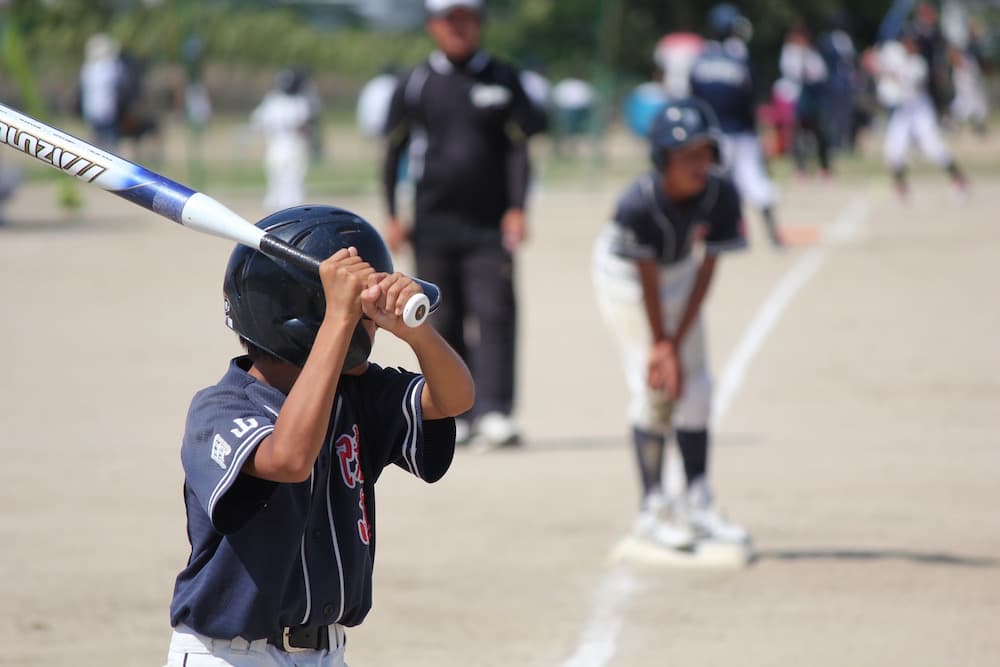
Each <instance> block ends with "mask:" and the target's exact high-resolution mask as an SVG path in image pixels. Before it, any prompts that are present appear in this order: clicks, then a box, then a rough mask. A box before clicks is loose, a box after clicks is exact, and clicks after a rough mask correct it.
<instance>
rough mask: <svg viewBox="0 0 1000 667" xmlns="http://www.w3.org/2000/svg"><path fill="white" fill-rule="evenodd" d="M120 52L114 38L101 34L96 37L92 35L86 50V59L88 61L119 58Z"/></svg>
mask: <svg viewBox="0 0 1000 667" xmlns="http://www.w3.org/2000/svg"><path fill="white" fill-rule="evenodd" d="M119 50H120V47H119V46H118V42H116V41H115V40H114V38H112V37H111V36H110V35H105V34H104V33H103V32H100V33H97V34H96V35H91V36H90V37H89V38H88V39H87V45H86V47H85V49H84V51H85V56H84V57H85V58H86V59H87V60H88V61H94V60H106V59H109V58H117V57H118V53H119Z"/></svg>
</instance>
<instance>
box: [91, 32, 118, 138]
mask: <svg viewBox="0 0 1000 667" xmlns="http://www.w3.org/2000/svg"><path fill="white" fill-rule="evenodd" d="M119 53H120V47H119V45H118V42H116V41H115V40H114V39H112V38H111V37H110V36H108V35H105V34H104V33H98V34H96V35H93V36H91V37H90V38H89V39H88V40H87V45H86V52H85V56H84V63H83V67H82V68H81V69H80V111H81V113H82V115H83V119H84V121H86V123H87V124H88V125H89V126H90V130H91V134H92V138H93V141H94V143H95V144H97V145H98V146H100V147H102V148H108V149H111V150H113V149H115V147H116V146H117V144H118V138H119V132H118V118H119V110H120V104H121V100H120V99H119V93H120V90H121V87H122V83H123V81H124V79H125V72H124V68H123V66H122V63H121V61H120V60H119V58H118V56H119Z"/></svg>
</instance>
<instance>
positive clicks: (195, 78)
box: [181, 35, 212, 131]
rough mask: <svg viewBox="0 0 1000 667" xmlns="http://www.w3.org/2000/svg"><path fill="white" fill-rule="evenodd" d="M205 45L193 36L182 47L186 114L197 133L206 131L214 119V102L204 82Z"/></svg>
mask: <svg viewBox="0 0 1000 667" xmlns="http://www.w3.org/2000/svg"><path fill="white" fill-rule="evenodd" d="M204 56H205V44H204V42H203V41H202V39H201V38H200V37H198V36H197V35H191V36H190V37H188V38H187V39H186V40H184V44H183V45H182V47H181V61H182V62H183V63H184V74H185V85H184V112H185V117H186V118H187V121H188V123H190V125H191V127H192V128H195V129H196V130H197V131H200V130H202V129H204V127H205V125H207V124H208V121H209V119H210V118H211V117H212V101H211V99H209V97H208V89H207V88H205V81H204Z"/></svg>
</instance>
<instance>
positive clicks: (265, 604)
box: [167, 206, 474, 667]
mask: <svg viewBox="0 0 1000 667" xmlns="http://www.w3.org/2000/svg"><path fill="white" fill-rule="evenodd" d="M259 226H260V227H262V228H264V229H266V230H268V231H269V232H270V233H272V234H274V235H275V236H277V237H279V238H280V239H282V240H284V241H286V242H288V243H291V244H292V245H294V246H296V247H298V248H299V249H300V250H302V251H303V252H305V253H307V254H309V255H311V256H314V257H327V259H326V260H325V261H324V262H323V264H322V266H321V268H320V275H319V277H318V278H317V277H315V276H309V275H306V274H304V273H302V272H301V271H299V270H297V269H294V268H292V267H290V266H289V265H287V264H285V263H284V262H281V261H275V260H272V259H270V258H268V257H266V256H264V255H262V254H261V253H259V252H257V251H255V250H250V249H248V248H245V247H243V246H238V247H237V248H236V250H234V251H233V254H232V256H231V258H230V260H229V265H228V267H227V269H226V277H225V283H224V287H223V291H224V295H225V314H226V323H227V324H228V326H229V327H230V328H231V329H232V330H233V331H234V332H236V333H237V334H238V335H239V337H240V341H241V342H242V344H243V346H244V347H245V348H246V350H247V354H246V356H241V357H237V358H235V359H233V360H232V361H231V362H230V363H229V368H228V370H227V371H226V373H225V374H224V375H223V377H222V379H221V380H220V381H219V382H218V384H216V385H214V386H212V387H208V388H207V389H204V390H202V391H200V392H198V394H197V395H196V396H195V397H194V400H193V401H192V402H191V407H190V410H189V412H188V418H187V427H186V430H185V433H184V441H183V445H182V448H181V461H182V463H183V466H184V474H185V482H184V501H185V506H186V509H187V530H188V539H189V540H190V542H191V557H190V559H189V560H188V563H187V566H186V567H185V568H184V569H183V571H182V572H181V573H180V575H178V577H177V582H176V585H175V587H174V596H173V602H172V603H171V606H170V622H171V625H172V626H173V628H174V633H173V636H172V638H171V642H170V649H169V654H168V659H167V666H168V667H181V666H185V667H195V666H197V665H236V666H244V665H246V666H248V667H249V666H253V667H264V666H267V665H274V666H276V667H277V666H279V665H281V666H284V665H292V664H297V665H315V666H317V667H319V666H323V667H337V666H342V665H344V645H345V635H344V628H345V627H350V626H354V625H358V624H360V623H361V622H362V621H363V620H364V618H365V616H366V615H367V613H368V611H369V609H370V608H371V604H372V568H373V562H374V558H375V537H376V530H375V482H376V480H378V478H379V475H380V474H381V473H382V470H383V469H384V468H385V467H386V466H388V465H390V464H396V465H398V466H400V467H401V468H403V469H405V470H407V471H408V472H410V473H412V474H414V475H416V476H417V477H419V478H421V479H423V480H425V481H428V482H434V481H436V480H437V479H439V478H440V477H441V476H442V475H444V474H445V472H446V471H447V470H448V467H449V466H450V464H451V460H452V456H453V454H454V447H455V425H454V420H453V419H452V417H453V416H454V415H456V414H461V413H462V412H465V411H466V410H468V408H469V406H470V405H471V404H472V401H473V393H474V391H473V385H472V380H471V377H470V375H469V372H468V369H467V368H466V367H465V364H464V363H462V360H461V359H460V358H459V357H458V355H457V354H456V353H455V352H454V351H453V350H452V349H451V348H450V347H449V346H448V344H447V343H446V342H445V341H444V340H443V339H442V338H441V337H440V336H439V335H438V334H437V332H435V331H434V329H433V328H431V327H427V326H420V327H416V328H409V327H407V326H406V325H405V324H403V321H402V317H401V313H402V308H403V305H404V304H405V303H406V301H407V299H409V298H410V297H411V296H412V295H414V294H416V293H418V292H420V291H421V288H420V287H419V286H418V284H417V283H415V282H414V281H413V280H412V279H410V278H408V277H407V276H405V275H403V274H400V273H393V268H392V261H391V259H390V257H389V252H388V249H387V248H386V246H385V244H384V243H383V241H382V239H381V237H380V236H379V235H378V232H376V231H375V229H374V228H373V227H372V226H371V225H369V224H368V223H367V222H365V221H364V220H362V219H361V218H358V217H357V216H355V215H353V214H351V213H348V212H346V211H343V210H340V209H335V208H332V207H325V206H304V207H299V208H293V209H287V210H285V211H281V212H279V213H276V214H274V215H272V216H270V217H268V218H265V219H264V220H263V221H261V222H260V223H259ZM377 329H384V330H385V331H388V332H389V333H391V334H393V335H394V336H396V337H398V338H400V339H402V340H403V341H405V342H406V343H407V344H408V345H409V346H410V347H411V348H412V349H413V351H414V353H415V354H416V357H417V360H418V362H419V364H420V368H421V369H422V371H423V374H422V375H421V374H418V373H411V372H408V371H405V370H402V369H390V368H381V367H379V366H377V365H376V364H373V363H369V362H368V355H369V352H370V350H371V345H372V337H373V336H374V335H375V331H376V330H377ZM291 654H294V655H291Z"/></svg>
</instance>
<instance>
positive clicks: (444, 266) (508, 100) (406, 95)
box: [383, 0, 545, 444]
mask: <svg viewBox="0 0 1000 667" xmlns="http://www.w3.org/2000/svg"><path fill="white" fill-rule="evenodd" d="M426 6H427V11H428V14H429V16H428V19H427V31H428V33H429V34H430V36H431V38H432V39H433V40H434V42H435V44H436V45H437V50H436V51H434V52H433V53H432V54H431V55H430V57H429V58H428V59H427V61H426V62H424V63H421V64H420V65H418V66H417V67H415V68H413V69H412V70H410V71H408V72H406V73H405V74H403V75H402V76H401V77H400V79H399V83H398V85H397V87H396V91H395V94H394V95H393V99H392V104H391V106H390V109H389V117H388V120H387V122H386V134H387V137H388V149H387V151H386V159H385V168H384V172H383V182H384V186H385V195H386V201H387V204H388V209H389V223H388V227H387V229H386V237H387V240H388V242H389V247H390V248H392V250H393V251H397V250H399V249H400V248H402V247H403V246H404V244H405V243H406V242H407V241H409V242H410V243H411V244H412V245H413V250H414V255H415V258H416V273H417V275H419V276H420V277H421V278H423V279H426V280H430V281H432V282H434V283H437V284H438V285H439V286H440V287H441V289H442V292H443V303H442V305H441V307H440V309H439V310H438V312H437V314H436V315H435V316H434V318H433V319H432V321H433V322H434V325H435V326H436V327H437V328H438V330H439V331H440V332H441V334H442V335H443V336H444V337H445V339H447V341H448V342H449V343H450V344H451V345H452V347H454V348H455V349H456V350H458V352H459V353H460V354H461V355H462V357H463V359H465V360H466V362H467V363H468V365H469V366H470V367H471V369H472V373H473V376H474V378H475V381H476V404H475V406H474V407H473V409H472V411H471V412H470V413H469V414H468V415H466V416H465V417H466V419H465V420H464V423H462V424H460V427H459V430H460V431H465V433H470V426H473V425H474V428H475V431H476V433H477V434H478V436H479V437H481V438H483V439H485V440H486V441H488V442H489V443H490V444H511V443H514V442H516V441H517V440H518V432H517V429H516V428H515V427H514V424H513V421H512V420H511V412H512V410H513V407H514V366H515V354H514V349H515V337H516V324H517V308H516V302H515V298H514V282H513V281H514V267H513V263H514V262H513V254H514V252H515V251H516V250H517V249H518V248H519V247H520V245H521V244H522V243H523V242H524V240H525V238H526V236H527V227H526V223H525V217H524V204H525V197H526V195H527V190H528V180H529V176H530V162H529V159H528V145H527V141H528V138H529V137H530V136H531V135H532V134H534V133H536V132H538V131H540V130H542V129H544V125H545V117H544V114H543V113H542V112H540V111H539V110H538V108H537V107H535V106H533V105H532V103H531V102H530V101H529V99H528V97H527V96H526V94H525V92H524V90H523V89H522V87H521V83H520V78H519V74H518V72H517V70H516V69H515V68H514V67H512V66H510V65H508V64H506V63H502V62H500V61H498V60H495V59H494V58H492V57H491V56H489V55H488V54H486V53H485V52H483V51H482V50H480V37H481V32H482V20H483V1H482V0H426ZM407 149H409V169H410V174H411V176H412V177H413V178H414V180H415V181H416V211H415V217H414V223H413V227H412V229H407V228H405V227H404V226H403V225H402V223H401V222H400V220H399V217H398V212H397V209H396V197H395V191H396V182H397V178H398V172H399V161H400V158H401V156H402V155H403V154H404V151H406V150H407ZM467 320H469V323H471V324H473V325H474V326H473V327H470V328H467V327H466V325H467ZM467 332H469V333H470V336H469V338H468V339H467V337H466V333H467ZM458 435H459V437H460V438H462V436H463V435H465V434H464V433H461V432H460V433H459V434H458Z"/></svg>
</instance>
